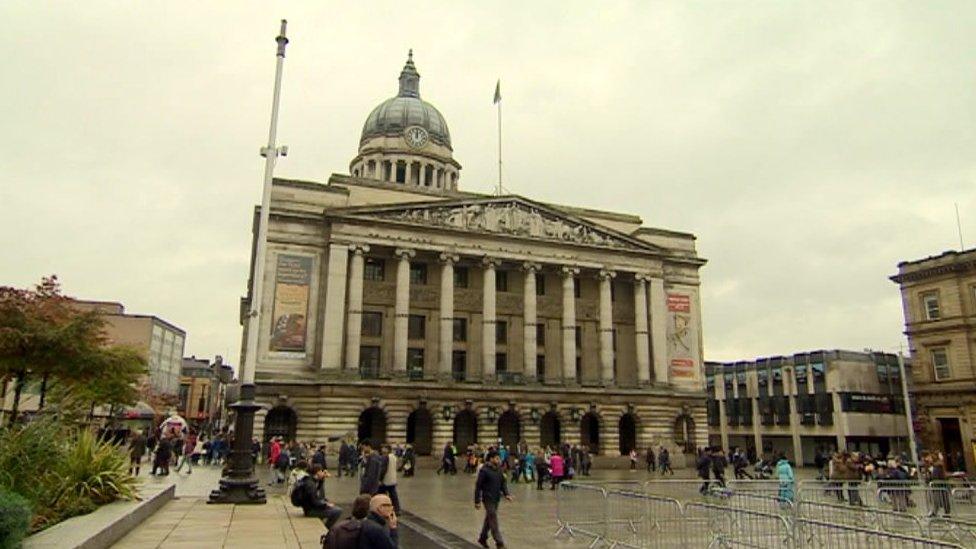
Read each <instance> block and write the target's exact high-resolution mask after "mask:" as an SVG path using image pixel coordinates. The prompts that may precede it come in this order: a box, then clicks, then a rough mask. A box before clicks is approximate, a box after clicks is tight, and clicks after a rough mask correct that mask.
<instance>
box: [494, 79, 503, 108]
mask: <svg viewBox="0 0 976 549" xmlns="http://www.w3.org/2000/svg"><path fill="white" fill-rule="evenodd" d="M501 100H502V79H501V78H499V79H498V83H497V84H495V100H494V101H492V104H494V105H497V104H498V103H499V102H501Z"/></svg>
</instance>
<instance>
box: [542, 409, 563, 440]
mask: <svg viewBox="0 0 976 549" xmlns="http://www.w3.org/2000/svg"><path fill="white" fill-rule="evenodd" d="M560 431H561V429H560V424H559V414H557V413H556V412H546V414H545V415H543V416H542V420H541V421H540V422H539V441H540V442H541V443H542V446H543V447H546V446H552V447H553V448H556V447H557V446H559V445H560V444H561V443H562V433H561V432H560Z"/></svg>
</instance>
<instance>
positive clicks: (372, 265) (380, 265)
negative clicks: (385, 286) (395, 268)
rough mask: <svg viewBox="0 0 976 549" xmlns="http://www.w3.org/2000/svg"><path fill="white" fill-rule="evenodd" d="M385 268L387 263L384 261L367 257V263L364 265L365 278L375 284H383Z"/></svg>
mask: <svg viewBox="0 0 976 549" xmlns="http://www.w3.org/2000/svg"><path fill="white" fill-rule="evenodd" d="M385 267H386V262H384V261H383V260H382V259H376V258H375V257H367V258H366V262H365V264H364V265H363V278H365V279H366V280H372V281H374V282H382V281H383V277H384V270H385Z"/></svg>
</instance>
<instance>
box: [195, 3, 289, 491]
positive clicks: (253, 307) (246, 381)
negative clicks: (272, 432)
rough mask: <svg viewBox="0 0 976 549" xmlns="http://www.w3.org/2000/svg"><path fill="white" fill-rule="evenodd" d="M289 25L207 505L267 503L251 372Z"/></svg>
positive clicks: (281, 47)
mask: <svg viewBox="0 0 976 549" xmlns="http://www.w3.org/2000/svg"><path fill="white" fill-rule="evenodd" d="M287 25H288V22H287V21H285V20H284V19H282V20H281V31H280V33H279V34H278V36H277V38H275V42H276V43H277V44H278V48H277V52H276V53H275V56H276V57H277V60H276V64H275V82H274V96H273V99H272V102H271V127H270V129H269V130H268V145H267V146H266V147H262V148H261V156H263V157H264V187H263V192H262V195H261V216H260V222H259V224H258V238H257V242H256V245H255V250H254V271H253V272H252V277H251V302H250V311H248V321H247V332H246V333H247V336H246V340H245V353H244V361H243V364H241V373H240V377H241V392H240V398H239V400H238V401H237V402H235V403H234V404H233V405H231V408H233V409H234V411H235V412H236V413H235V420H234V446H233V448H232V450H231V456H230V463H228V465H227V466H226V467H225V468H224V475H223V477H222V478H221V479H220V487H219V488H218V489H216V490H213V491H212V492H210V499H209V500H207V503H266V502H267V500H266V498H265V494H264V490H263V489H262V488H261V487H260V486H259V485H258V480H257V477H256V476H255V475H254V461H253V459H252V457H251V438H252V437H253V436H254V412H255V411H256V410H258V409H259V408H261V406H260V405H259V404H258V403H257V402H255V401H254V371H255V369H256V366H257V355H258V339H259V337H258V336H259V333H260V331H261V327H260V315H259V312H260V311H261V303H262V300H263V289H264V263H265V256H266V255H267V243H268V224H269V223H270V219H271V215H270V208H271V186H272V181H273V179H274V166H275V160H276V159H277V158H278V156H279V155H280V156H286V155H287V154H288V147H285V146H282V147H278V146H277V145H276V143H275V138H276V135H277V131H278V104H279V100H280V98H281V74H282V71H283V69H284V64H285V46H287V45H288V38H286V37H285V29H286V27H287Z"/></svg>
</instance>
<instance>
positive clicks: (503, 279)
mask: <svg viewBox="0 0 976 549" xmlns="http://www.w3.org/2000/svg"><path fill="white" fill-rule="evenodd" d="M495 291H496V292H507V291H508V272H506V271H497V272H495Z"/></svg>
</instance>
